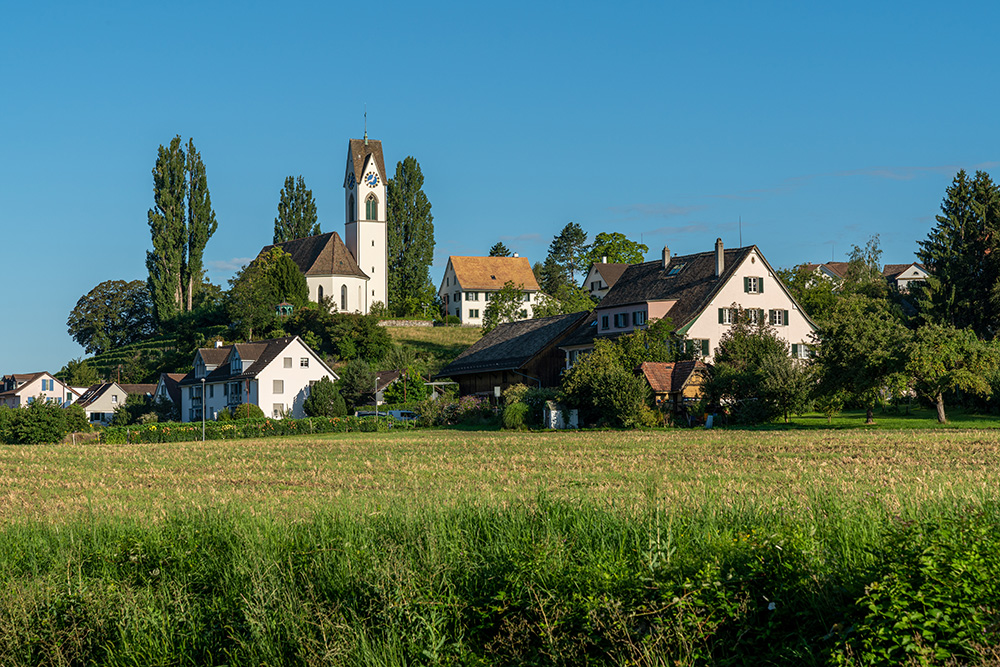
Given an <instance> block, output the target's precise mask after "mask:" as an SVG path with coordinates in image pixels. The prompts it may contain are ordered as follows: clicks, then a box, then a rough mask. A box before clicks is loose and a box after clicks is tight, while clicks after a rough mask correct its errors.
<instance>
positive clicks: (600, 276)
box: [582, 258, 629, 301]
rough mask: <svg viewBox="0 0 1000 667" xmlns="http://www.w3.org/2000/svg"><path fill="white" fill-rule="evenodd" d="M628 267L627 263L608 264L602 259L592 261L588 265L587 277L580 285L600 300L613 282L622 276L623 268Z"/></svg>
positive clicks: (612, 285)
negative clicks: (600, 260)
mask: <svg viewBox="0 0 1000 667" xmlns="http://www.w3.org/2000/svg"><path fill="white" fill-rule="evenodd" d="M602 259H606V258H602ZM628 267H629V265H628V264H609V263H608V262H604V261H602V262H594V263H593V264H591V265H590V271H588V272H587V277H586V278H584V279H583V285H582V287H583V289H584V290H586V291H587V292H588V293H589V294H590V296H591V297H593V298H594V299H597V300H598V301H600V300H601V299H603V298H604V295H606V294H607V293H608V290H609V289H611V288H612V287H614V285H615V283H616V282H618V279H619V278H621V277H622V274H623V273H625V269H627V268H628Z"/></svg>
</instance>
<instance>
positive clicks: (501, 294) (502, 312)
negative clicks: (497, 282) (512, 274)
mask: <svg viewBox="0 0 1000 667" xmlns="http://www.w3.org/2000/svg"><path fill="white" fill-rule="evenodd" d="M523 289H524V285H514V283H513V282H512V281H510V280H508V281H507V282H506V283H504V285H503V287H501V288H500V289H499V290H497V291H496V292H494V293H493V294H491V295H490V301H489V303H488V304H486V309H485V310H484V311H483V335H485V334H488V333H489V332H491V331H493V330H494V329H496V328H497V326H498V325H500V324H506V323H508V322H514V321H515V320H518V319H521V311H523V310H524V292H523V291H522V290H523Z"/></svg>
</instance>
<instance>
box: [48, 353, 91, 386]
mask: <svg viewBox="0 0 1000 667" xmlns="http://www.w3.org/2000/svg"><path fill="white" fill-rule="evenodd" d="M56 377H57V378H59V379H60V380H62V381H63V382H65V383H66V384H68V385H69V386H71V387H89V386H91V385H94V384H97V383H99V382H100V381H101V378H100V377H99V376H98V374H97V368H96V367H95V366H94V364H93V363H91V362H90V361H89V360H88V361H84V360H83V359H71V360H69V361H67V362H66V365H65V366H63V367H62V370H60V371H59V372H58V373H56Z"/></svg>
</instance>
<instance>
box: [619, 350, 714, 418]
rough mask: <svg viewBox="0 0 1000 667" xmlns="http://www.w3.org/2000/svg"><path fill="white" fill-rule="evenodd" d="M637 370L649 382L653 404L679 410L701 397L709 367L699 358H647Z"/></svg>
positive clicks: (673, 410)
mask: <svg viewBox="0 0 1000 667" xmlns="http://www.w3.org/2000/svg"><path fill="white" fill-rule="evenodd" d="M637 370H638V373H639V374H640V375H642V376H643V378H645V380H646V384H648V385H649V389H650V391H651V392H652V393H653V401H654V403H655V404H656V405H660V406H663V405H664V404H667V405H669V407H670V409H671V411H672V412H680V411H682V410H683V409H684V408H686V407H688V406H690V405H691V404H692V403H695V402H697V401H698V400H700V399H701V387H702V385H703V384H704V383H705V377H706V373H707V371H708V367H707V366H705V364H704V362H702V361H699V360H688V361H675V362H670V363H661V362H655V361H646V362H644V363H642V364H640V366H639V368H638V369H637Z"/></svg>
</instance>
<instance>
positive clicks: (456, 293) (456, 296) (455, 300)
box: [451, 292, 462, 303]
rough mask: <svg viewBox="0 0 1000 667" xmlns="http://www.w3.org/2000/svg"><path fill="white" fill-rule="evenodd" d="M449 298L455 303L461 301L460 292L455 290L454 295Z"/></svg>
mask: <svg viewBox="0 0 1000 667" xmlns="http://www.w3.org/2000/svg"><path fill="white" fill-rule="evenodd" d="M451 300H452V301H454V302H456V303H457V302H459V301H461V300H462V293H461V292H455V295H454V296H453V297H452V299H451Z"/></svg>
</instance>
